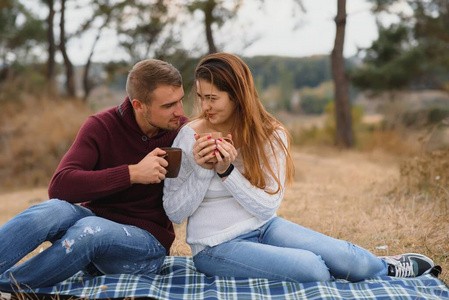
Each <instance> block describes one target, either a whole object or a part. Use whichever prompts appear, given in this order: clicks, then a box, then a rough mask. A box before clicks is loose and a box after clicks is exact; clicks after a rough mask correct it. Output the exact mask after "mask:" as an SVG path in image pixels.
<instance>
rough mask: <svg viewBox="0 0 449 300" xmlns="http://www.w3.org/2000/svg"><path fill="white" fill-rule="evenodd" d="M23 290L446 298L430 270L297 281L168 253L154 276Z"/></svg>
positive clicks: (80, 279)
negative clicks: (235, 274)
mask: <svg viewBox="0 0 449 300" xmlns="http://www.w3.org/2000/svg"><path fill="white" fill-rule="evenodd" d="M23 292H28V293H36V294H55V295H60V296H67V295H72V296H74V298H83V299H85V298H87V299H112V298H132V297H135V298H138V297H149V298H154V299H170V300H172V299H192V300H197V299H282V300H285V299H320V300H321V299H413V300H417V299H449V288H448V286H446V284H445V283H444V282H443V281H441V280H439V279H437V278H435V277H433V276H432V275H425V276H420V277H417V278H407V279H405V278H394V277H388V276H382V277H376V278H372V279H367V280H365V281H362V282H357V283H350V282H348V281H345V280H336V281H331V282H313V283H303V284H300V283H294V282H286V281H275V280H266V279H260V278H232V277H207V276H205V275H204V274H201V273H199V272H197V271H196V269H195V267H194V266H193V261H192V259H191V258H190V257H176V256H169V257H167V259H166V260H165V263H164V265H163V269H162V272H161V274H158V275H152V276H144V275H123V274H117V275H106V276H99V277H89V276H87V275H85V274H83V273H82V272H79V273H77V274H76V275H74V276H73V277H71V278H69V279H67V280H65V281H63V282H61V283H59V284H57V285H55V286H53V287H48V288H40V289H36V290H34V291H29V290H28V291H27V290H23Z"/></svg>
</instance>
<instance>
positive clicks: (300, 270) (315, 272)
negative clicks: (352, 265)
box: [193, 231, 331, 282]
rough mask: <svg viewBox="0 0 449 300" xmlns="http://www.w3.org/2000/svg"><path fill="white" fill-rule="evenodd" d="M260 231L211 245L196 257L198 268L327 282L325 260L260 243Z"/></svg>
mask: <svg viewBox="0 0 449 300" xmlns="http://www.w3.org/2000/svg"><path fill="white" fill-rule="evenodd" d="M258 238H259V232H258V231H253V232H252V233H250V234H246V235H243V236H241V237H239V238H237V239H234V240H232V241H229V242H225V243H222V244H220V245H217V246H215V247H208V248H206V249H204V250H203V251H201V252H199V253H198V254H197V255H195V256H194V257H193V261H194V263H195V267H196V268H197V269H198V270H199V271H200V272H202V273H205V274H206V275H209V276H212V275H217V276H233V277H257V278H268V279H278V280H287V281H297V282H313V281H328V280H330V278H331V277H330V274H329V271H328V270H327V267H326V265H325V264H324V262H323V260H322V259H321V258H320V257H319V256H317V255H315V254H314V253H312V252H310V251H306V250H300V249H289V248H280V247H274V246H271V245H265V244H261V243H258Z"/></svg>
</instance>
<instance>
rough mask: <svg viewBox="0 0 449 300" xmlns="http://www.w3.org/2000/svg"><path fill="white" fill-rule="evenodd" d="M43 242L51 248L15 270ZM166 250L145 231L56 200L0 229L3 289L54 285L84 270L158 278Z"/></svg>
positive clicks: (0, 267)
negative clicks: (46, 242) (156, 274)
mask: <svg viewBox="0 0 449 300" xmlns="http://www.w3.org/2000/svg"><path fill="white" fill-rule="evenodd" d="M44 241H50V242H51V243H52V246H51V247H49V248H48V249H46V250H45V251H43V252H41V253H39V254H38V255H36V256H34V257H33V258H31V259H29V260H28V261H26V262H24V263H22V264H19V265H17V266H14V264H16V263H17V262H18V261H19V260H20V259H22V258H23V257H24V256H25V255H27V254H28V253H29V252H31V251H33V250H34V249H35V248H36V247H38V246H39V245H40V244H41V243H43V242H44ZM165 252H166V251H165V248H164V247H163V246H162V245H161V244H160V243H159V242H158V241H157V240H156V238H155V237H153V236H152V235H151V234H150V233H149V232H147V231H146V230H143V229H140V228H137V227H135V226H130V225H123V224H119V223H116V222H112V221H110V220H107V219H104V218H100V217H97V216H95V215H94V213H92V212H91V211H90V210H89V209H87V208H84V207H81V206H78V205H74V204H70V203H68V202H66V201H61V200H57V199H52V200H49V201H46V202H44V203H41V204H39V205H35V206H32V207H30V208H28V209H27V210H25V211H24V212H22V213H21V214H19V215H17V216H16V217H14V218H13V219H11V220H10V221H8V222H7V223H6V224H4V225H3V226H2V227H0V290H3V291H11V290H13V289H15V290H17V286H16V283H18V284H19V285H20V286H21V287H31V288H37V287H45V286H51V285H54V284H56V283H58V282H60V281H63V280H65V279H67V278H69V277H70V276H72V275H74V274H75V273H77V272H78V271H80V270H87V269H89V270H90V271H93V270H94V271H95V272H97V273H98V274H101V273H103V274H114V273H127V274H150V273H156V272H157V271H158V270H159V268H160V267H161V266H162V263H163V261H164V258H165Z"/></svg>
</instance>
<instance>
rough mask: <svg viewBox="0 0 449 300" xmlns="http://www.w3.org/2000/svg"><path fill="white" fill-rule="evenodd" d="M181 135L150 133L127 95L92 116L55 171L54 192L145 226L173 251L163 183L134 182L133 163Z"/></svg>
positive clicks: (103, 214)
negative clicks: (141, 122)
mask: <svg viewBox="0 0 449 300" xmlns="http://www.w3.org/2000/svg"><path fill="white" fill-rule="evenodd" d="M185 121H186V119H185V118H183V120H182V123H184V122H185ZM176 134H177V131H162V132H160V133H159V134H158V135H157V136H155V137H152V138H148V137H147V136H145V134H144V133H143V132H142V130H141V129H140V127H139V126H138V125H137V122H136V120H135V117H134V112H133V109H132V106H131V103H130V102H129V100H128V98H127V99H126V100H125V101H124V102H123V103H122V104H120V105H119V106H118V107H115V108H110V109H108V110H105V111H103V112H100V113H97V114H95V115H93V116H90V117H89V118H88V119H87V121H86V122H85V123H84V124H83V126H82V127H81V129H80V131H79V132H78V135H77V137H76V139H75V141H74V143H73V145H72V146H71V148H70V149H69V150H68V152H67V153H66V154H65V155H64V157H63V158H62V160H61V162H60V164H59V166H58V168H57V170H56V172H55V174H54V175H53V178H52V180H51V182H50V186H49V188H48V194H49V196H50V198H58V199H63V200H66V201H68V202H71V203H82V204H81V205H83V206H85V207H87V208H89V209H90V210H92V211H93V212H94V213H95V214H96V215H97V216H100V217H104V218H106V219H109V220H112V221H115V222H118V223H122V224H129V225H134V226H137V227H140V228H142V229H145V230H147V231H149V232H150V233H151V234H152V235H153V236H154V237H156V238H157V239H158V240H159V242H160V243H161V244H162V245H163V246H164V247H165V249H166V250H167V253H168V251H169V249H170V246H171V244H172V243H173V240H174V238H175V233H174V230H173V225H172V223H171V222H170V220H169V219H168V217H167V215H166V214H165V211H164V209H163V206H162V190H163V183H159V184H146V185H145V184H134V185H131V182H130V175H129V169H128V165H130V164H136V163H138V162H139V161H140V160H141V159H142V158H144V157H145V156H146V155H147V154H148V153H149V152H151V151H152V150H153V149H155V148H156V147H165V146H171V144H172V143H173V140H174V139H175V137H176Z"/></svg>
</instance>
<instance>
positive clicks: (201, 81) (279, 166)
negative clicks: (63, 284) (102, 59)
mask: <svg viewBox="0 0 449 300" xmlns="http://www.w3.org/2000/svg"><path fill="white" fill-rule="evenodd" d="M195 88H196V94H197V96H198V97H197V104H199V106H200V108H201V113H200V114H199V116H198V117H197V118H195V119H193V121H191V122H190V123H188V124H187V125H186V126H184V127H183V128H182V129H181V130H180V132H179V134H178V136H177V138H176V139H175V141H174V143H173V147H180V148H182V149H183V158H182V165H181V170H180V173H179V175H178V177H177V178H173V179H165V187H164V198H163V201H164V208H165V210H166V213H167V215H168V217H169V218H170V219H171V220H172V221H173V222H175V223H182V222H183V221H184V220H185V219H188V223H187V243H188V244H189V245H190V247H191V249H192V255H193V261H194V263H195V267H196V268H197V269H198V270H199V271H200V272H202V273H205V274H206V275H219V276H234V277H263V278H268V279H280V280H288V281H296V282H311V281H327V280H331V279H332V278H344V279H347V280H350V281H359V280H363V279H365V278H367V277H372V276H377V275H387V274H389V275H393V276H401V277H406V276H407V277H412V276H418V275H421V274H422V273H424V272H426V271H428V270H430V269H431V268H432V267H433V266H434V263H433V261H432V260H430V259H429V258H427V257H425V256H422V255H419V254H406V255H403V256H401V257H395V258H393V257H388V258H384V259H381V258H378V257H376V256H374V255H373V254H372V253H370V252H369V251H367V250H365V249H363V248H360V247H358V246H356V245H353V244H351V243H349V242H346V241H342V240H338V239H334V238H331V237H328V236H326V235H323V234H320V233H318V232H314V231H312V230H310V229H307V228H304V227H301V226H299V225H297V224H294V223H292V222H289V221H287V220H284V219H282V218H280V217H277V216H276V210H277V208H278V207H279V205H280V204H281V201H282V198H283V194H284V185H285V183H290V182H291V181H292V178H293V173H294V168H293V162H292V158H291V156H290V153H289V141H288V133H287V131H286V130H285V128H284V127H283V126H282V125H281V123H280V122H279V121H277V120H276V119H275V118H274V117H273V116H271V115H270V114H269V113H268V112H267V111H266V110H265V109H264V107H263V106H262V104H261V102H260V100H259V97H258V95H257V91H256V89H255V86H254V81H253V78H252V75H251V72H250V70H249V68H248V67H247V65H246V64H245V63H244V62H243V61H242V60H241V59H240V58H239V57H237V56H235V55H232V54H227V53H216V54H211V55H209V56H207V57H205V58H204V59H203V60H201V62H200V63H199V65H198V66H197V68H196V70H195ZM217 131H218V132H222V133H223V134H224V135H226V137H227V138H229V139H232V142H230V141H226V140H225V139H217V140H214V139H212V138H211V135H206V136H204V137H201V138H200V137H199V135H200V134H201V133H208V132H217ZM215 157H216V162H210V160H211V159H213V158H215Z"/></svg>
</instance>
